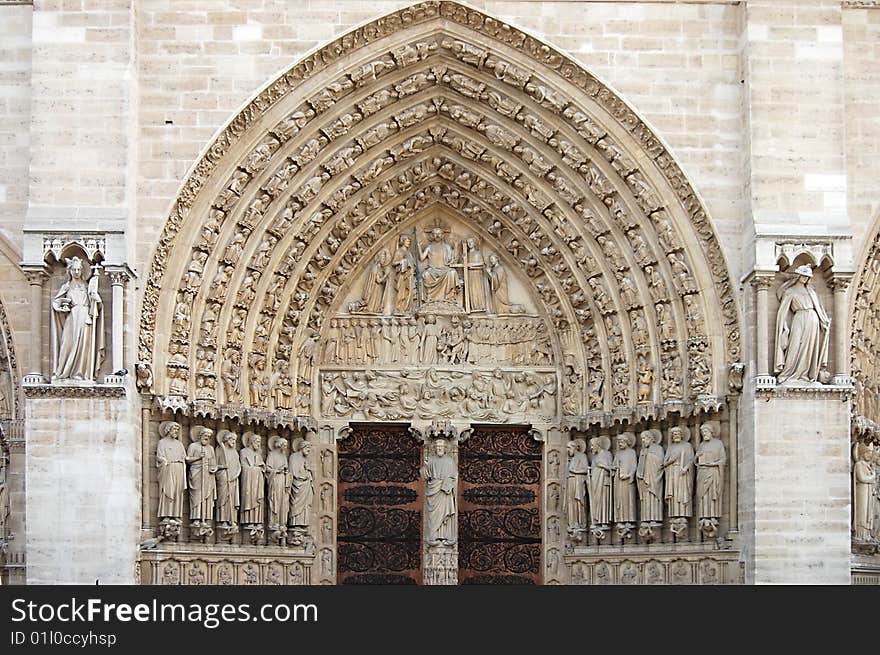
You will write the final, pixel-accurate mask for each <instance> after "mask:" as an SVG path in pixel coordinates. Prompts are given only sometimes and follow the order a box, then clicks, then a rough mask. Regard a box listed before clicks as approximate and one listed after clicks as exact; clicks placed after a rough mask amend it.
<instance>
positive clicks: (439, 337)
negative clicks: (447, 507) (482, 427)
mask: <svg viewBox="0 0 880 655" xmlns="http://www.w3.org/2000/svg"><path fill="white" fill-rule="evenodd" d="M503 257H504V258H503V259H502V255H501V254H500V253H499V252H497V251H496V250H492V249H489V248H488V247H487V246H486V245H485V244H484V243H483V241H482V239H481V238H480V237H479V236H478V235H477V234H476V233H475V231H473V230H468V229H467V227H466V226H464V225H461V226H460V225H457V224H455V223H452V222H450V221H445V220H440V219H437V218H435V219H434V220H429V221H425V222H420V223H418V224H416V225H415V226H414V227H412V228H411V229H409V230H404V231H400V232H398V233H396V234H394V235H393V236H392V237H391V239H390V241H386V242H385V244H383V245H382V246H380V247H379V249H378V251H377V253H376V254H375V255H374V257H373V258H372V260H371V261H370V262H369V264H368V265H367V268H366V270H365V271H364V272H363V273H362V274H361V276H360V279H358V280H356V281H355V282H354V284H352V285H351V289H350V291H349V293H348V295H347V296H346V297H345V298H344V299H343V300H342V302H341V306H340V308H339V310H338V311H337V313H335V314H333V315H332V318H331V319H330V320H325V326H326V327H325V329H324V333H323V339H322V340H321V346H320V353H319V358H320V359H319V361H320V368H321V394H320V398H321V401H320V402H321V414H322V415H323V416H325V417H346V418H353V419H367V420H401V419H412V418H420V419H426V420H428V419H434V418H454V417H461V416H467V417H469V418H472V419H475V420H484V421H494V420H500V419H502V417H512V416H521V415H526V414H528V415H529V416H531V417H533V419H534V420H545V421H549V420H551V419H552V417H553V416H555V415H556V403H557V376H556V361H557V354H556V353H557V348H558V345H557V344H555V343H554V338H553V336H552V332H551V330H550V328H549V327H548V325H547V323H546V321H545V320H544V319H543V318H542V317H541V316H539V314H538V310H537V308H536V305H535V303H534V301H533V300H532V299H531V298H530V297H529V295H528V294H527V293H526V291H525V287H524V285H523V284H522V282H521V281H520V280H519V279H518V278H517V277H516V276H514V275H512V272H511V266H510V265H509V264H508V260H509V258H510V253H504V255H503Z"/></svg>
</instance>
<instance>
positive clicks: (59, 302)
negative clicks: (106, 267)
mask: <svg viewBox="0 0 880 655" xmlns="http://www.w3.org/2000/svg"><path fill="white" fill-rule="evenodd" d="M65 262H66V264H67V281H66V282H64V284H62V285H61V288H60V289H59V290H58V293H56V294H55V297H54V298H52V352H53V355H54V362H55V368H54V371H53V373H52V377H53V378H54V379H57V380H68V379H70V380H85V381H92V382H93V381H94V380H95V375H96V373H97V371H98V369H99V368H100V367H101V363H102V362H103V361H104V350H105V344H104V310H103V305H102V303H101V297H100V296H99V295H98V275H97V273H95V274H93V275H92V276H91V278H90V279H89V280H88V281H86V272H85V268H84V265H83V260H82V259H80V258H79V257H72V258H70V259H65Z"/></svg>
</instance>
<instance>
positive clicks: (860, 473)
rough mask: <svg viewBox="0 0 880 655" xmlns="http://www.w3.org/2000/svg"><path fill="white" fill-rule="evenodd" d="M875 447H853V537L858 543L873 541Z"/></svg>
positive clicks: (856, 445)
mask: <svg viewBox="0 0 880 655" xmlns="http://www.w3.org/2000/svg"><path fill="white" fill-rule="evenodd" d="M873 460H874V446H873V444H868V443H857V444H855V445H854V446H853V473H852V475H853V537H854V538H855V540H856V541H860V542H869V541H871V540H872V536H873V535H872V532H873V530H872V527H873V522H874V502H875V499H874V482H876V480H877V471H876V470H875V469H874V461H873Z"/></svg>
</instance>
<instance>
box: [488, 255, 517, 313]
mask: <svg viewBox="0 0 880 655" xmlns="http://www.w3.org/2000/svg"><path fill="white" fill-rule="evenodd" d="M489 289H490V290H491V292H492V299H493V301H494V303H493V304H494V308H495V311H496V312H497V313H498V314H523V313H525V311H526V308H525V307H524V306H523V305H518V304H515V303H512V302H510V291H509V289H508V286H507V269H505V268H504V267H503V266H502V265H501V262H500V261H499V260H498V255H496V254H494V253H493V254H491V255H489Z"/></svg>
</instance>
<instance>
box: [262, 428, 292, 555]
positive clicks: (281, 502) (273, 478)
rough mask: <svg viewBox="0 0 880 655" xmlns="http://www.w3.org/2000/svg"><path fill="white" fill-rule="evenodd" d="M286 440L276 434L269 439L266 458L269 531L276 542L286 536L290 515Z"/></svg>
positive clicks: (289, 477) (289, 478) (289, 479)
mask: <svg viewBox="0 0 880 655" xmlns="http://www.w3.org/2000/svg"><path fill="white" fill-rule="evenodd" d="M286 450H287V439H285V438H284V437H280V436H278V435H277V434H276V435H272V436H271V437H269V455H268V456H267V457H266V478H267V482H268V487H269V529H270V530H271V531H272V537H273V539H275V540H276V541H281V540H283V539H284V538H285V537H286V536H287V517H288V515H289V513H290V502H289V495H290V494H289V489H290V482H291V476H290V469H289V468H288V462H287V455H286V453H285V451H286Z"/></svg>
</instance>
